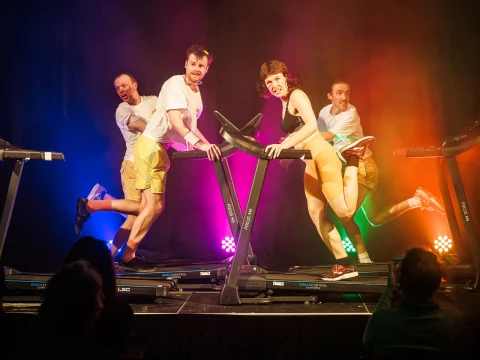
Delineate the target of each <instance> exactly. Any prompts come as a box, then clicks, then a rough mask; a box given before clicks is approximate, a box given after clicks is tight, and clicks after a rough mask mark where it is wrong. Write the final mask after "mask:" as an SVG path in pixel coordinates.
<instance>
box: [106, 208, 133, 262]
mask: <svg viewBox="0 0 480 360" xmlns="http://www.w3.org/2000/svg"><path fill="white" fill-rule="evenodd" d="M136 218H137V217H136V216H134V215H128V216H127V219H126V220H125V221H124V223H123V224H122V226H120V228H119V229H118V230H117V232H116V233H115V237H114V238H113V241H112V243H111V244H110V252H111V253H112V256H115V255H116V254H117V252H118V249H120V248H121V247H122V245H123V244H125V241H127V240H128V237H129V236H130V232H131V231H132V228H133V224H134V223H135V219H136Z"/></svg>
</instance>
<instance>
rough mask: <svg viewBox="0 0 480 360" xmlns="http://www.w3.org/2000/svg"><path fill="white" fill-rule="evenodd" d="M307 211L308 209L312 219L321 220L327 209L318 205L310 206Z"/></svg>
mask: <svg viewBox="0 0 480 360" xmlns="http://www.w3.org/2000/svg"><path fill="white" fill-rule="evenodd" d="M307 209H308V213H309V214H310V217H312V218H314V219H318V218H320V217H321V216H323V215H324V213H325V207H323V206H319V205H316V204H308V205H307Z"/></svg>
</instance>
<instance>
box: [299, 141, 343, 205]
mask: <svg viewBox="0 0 480 360" xmlns="http://www.w3.org/2000/svg"><path fill="white" fill-rule="evenodd" d="M297 149H298V148H297ZM302 150H310V152H311V153H312V160H305V163H306V166H305V176H304V186H305V195H306V197H307V198H309V197H314V198H317V199H326V200H327V202H330V201H332V200H333V199H335V198H336V197H338V196H339V195H341V194H343V178H342V162H341V161H340V159H339V158H338V156H337V152H336V151H335V149H334V148H333V146H332V145H330V144H329V143H328V142H327V141H325V139H323V138H322V136H321V135H320V133H318V134H317V136H315V137H314V138H313V139H312V140H311V141H309V142H307V143H306V144H305V145H304V146H303V147H302Z"/></svg>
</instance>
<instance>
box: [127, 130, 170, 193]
mask: <svg viewBox="0 0 480 360" xmlns="http://www.w3.org/2000/svg"><path fill="white" fill-rule="evenodd" d="M133 157H134V159H135V168H136V176H137V182H136V186H135V187H136V188H137V189H139V190H145V189H152V192H153V193H154V194H163V193H165V188H166V182H167V171H168V169H169V168H170V159H169V158H168V154H167V150H165V147H164V146H163V145H162V144H159V143H157V142H156V141H154V140H152V139H150V138H147V137H146V136H140V137H139V138H138V140H137V142H136V143H135V147H134V148H133Z"/></svg>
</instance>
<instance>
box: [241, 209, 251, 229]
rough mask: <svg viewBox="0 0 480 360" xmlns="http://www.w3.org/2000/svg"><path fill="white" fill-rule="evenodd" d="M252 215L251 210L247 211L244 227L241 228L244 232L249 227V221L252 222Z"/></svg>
mask: <svg viewBox="0 0 480 360" xmlns="http://www.w3.org/2000/svg"><path fill="white" fill-rule="evenodd" d="M252 213H253V210H252V209H248V212H247V218H246V219H245V226H244V227H243V228H244V230H248V228H249V227H250V221H251V220H252Z"/></svg>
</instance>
